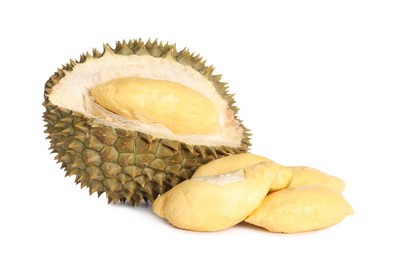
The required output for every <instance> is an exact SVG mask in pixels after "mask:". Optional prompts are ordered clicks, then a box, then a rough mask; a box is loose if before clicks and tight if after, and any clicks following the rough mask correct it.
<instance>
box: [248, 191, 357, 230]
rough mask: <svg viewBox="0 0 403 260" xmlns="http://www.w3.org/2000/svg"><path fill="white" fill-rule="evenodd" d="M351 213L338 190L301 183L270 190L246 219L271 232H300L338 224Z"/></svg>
mask: <svg viewBox="0 0 403 260" xmlns="http://www.w3.org/2000/svg"><path fill="white" fill-rule="evenodd" d="M352 213H353V208H352V207H351V205H350V204H349V203H348V202H347V201H346V200H345V199H344V198H343V196H342V195H341V194H340V193H339V192H337V191H335V190H333V189H330V188H327V187H323V186H300V187H294V188H288V189H283V190H280V191H276V192H274V193H271V194H269V195H268V196H267V197H266V198H265V199H264V200H263V202H262V203H261V205H260V206H259V207H258V208H257V209H256V210H255V211H254V212H253V213H252V214H251V215H250V216H249V217H247V218H246V220H245V221H246V222H248V223H251V224H254V225H257V226H261V227H264V228H266V229H267V230H269V231H271V232H279V233H297V232H304V231H311V230H316V229H322V228H325V227H329V226H332V225H335V224H337V223H339V222H340V221H342V220H343V219H344V217H345V216H347V215H350V214H352Z"/></svg>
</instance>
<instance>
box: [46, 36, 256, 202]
mask: <svg viewBox="0 0 403 260" xmlns="http://www.w3.org/2000/svg"><path fill="white" fill-rule="evenodd" d="M107 51H112V52H114V53H116V54H119V55H152V56H153V57H166V56H170V58H172V59H174V60H175V61H177V62H179V63H181V64H183V65H190V66H192V68H193V69H195V70H196V71H198V72H199V73H200V74H202V75H204V76H205V77H206V78H207V79H208V80H209V81H211V82H212V83H213V84H214V86H215V88H216V90H217V92H218V93H219V94H220V95H221V96H222V98H223V99H224V100H226V101H227V103H228V106H229V108H230V109H231V110H233V111H234V114H236V112H237V111H238V108H237V107H235V106H234V103H235V102H234V99H233V95H230V94H228V92H227V88H228V87H227V86H226V83H223V82H220V79H221V75H213V70H214V68H213V67H212V66H206V62H205V61H203V60H202V58H201V57H200V56H199V55H196V56H195V55H194V54H193V53H192V54H191V53H190V52H189V51H188V50H187V49H184V50H182V51H179V52H178V51H177V50H176V47H175V45H171V44H168V43H167V44H165V45H163V44H162V43H158V42H157V41H154V42H151V41H150V40H148V41H147V42H146V43H144V42H143V41H141V40H130V41H129V42H125V41H123V42H116V47H115V48H114V49H113V48H111V47H110V46H109V45H108V44H106V45H104V48H103V52H102V53H101V52H99V51H98V50H96V49H93V52H92V55H90V54H89V53H88V52H87V53H86V54H82V55H81V56H80V60H75V61H73V60H70V63H68V64H65V65H63V66H62V68H61V69H58V70H57V72H56V73H54V75H53V76H51V77H50V79H49V80H48V81H47V82H46V85H45V95H44V96H45V101H44V103H43V105H44V106H45V108H46V111H45V112H44V115H43V119H44V121H45V122H46V130H45V133H46V134H48V137H47V138H48V139H50V149H51V150H52V152H53V153H56V154H57V155H56V157H55V159H56V160H57V161H58V162H60V163H61V165H62V168H63V169H65V171H66V176H75V182H76V183H77V184H79V183H80V184H81V187H82V188H83V187H89V191H90V194H92V193H94V192H97V193H98V196H100V195H101V194H102V193H104V192H105V193H106V196H107V198H108V202H109V203H110V202H113V203H117V202H119V201H120V202H126V203H129V204H131V205H138V204H139V203H140V202H141V201H142V200H144V201H154V199H155V198H156V197H157V196H158V195H159V194H162V193H164V192H165V191H167V190H169V189H170V188H172V187H173V186H175V185H176V184H178V183H180V182H182V181H183V180H186V179H189V178H190V177H191V176H192V175H193V173H194V172H195V170H196V169H197V168H198V167H199V166H200V165H202V164H205V163H207V162H210V161H212V160H214V159H216V158H220V157H224V156H228V155H232V154H237V153H244V152H247V150H248V147H249V145H250V142H249V137H250V134H249V132H248V130H247V129H246V128H245V127H244V126H242V127H243V128H244V130H245V131H244V132H245V133H244V137H243V139H242V142H241V145H240V146H239V147H226V146H219V147H211V146H203V145H200V146H198V145H187V144H184V143H180V142H178V141H175V140H167V139H161V138H154V137H153V136H150V135H147V134H145V133H140V132H136V131H127V130H122V129H115V128H112V127H110V126H105V125H99V124H95V123H94V119H91V118H88V117H85V116H84V115H83V114H81V113H78V112H75V111H71V110H68V109H64V108H61V107H58V106H56V105H54V104H52V103H51V102H50V100H49V97H48V94H50V92H51V89H52V87H53V86H55V85H56V84H57V83H58V82H59V81H60V79H62V78H63V77H64V75H65V71H72V70H73V69H74V66H75V65H76V64H77V63H84V62H86V61H87V60H88V59H93V58H100V57H102V56H103V55H104V53H105V52H107Z"/></svg>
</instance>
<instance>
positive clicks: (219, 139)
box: [49, 49, 244, 147]
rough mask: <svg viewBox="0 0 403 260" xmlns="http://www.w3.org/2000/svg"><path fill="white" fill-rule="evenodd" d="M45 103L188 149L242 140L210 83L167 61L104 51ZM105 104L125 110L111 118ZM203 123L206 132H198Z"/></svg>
mask: <svg viewBox="0 0 403 260" xmlns="http://www.w3.org/2000/svg"><path fill="white" fill-rule="evenodd" d="M103 91H106V93H102V92H103ZM91 92H92V93H91ZM94 95H95V99H94ZM97 96H98V98H99V100H98V103H97V102H95V101H97ZM49 99H50V101H51V102H52V103H53V104H55V105H57V106H60V107H63V108H65V109H69V110H72V111H75V112H79V113H82V114H83V115H85V116H86V117H90V118H94V119H95V121H96V123H99V124H104V125H108V126H112V127H114V128H120V129H124V130H129V131H139V132H143V133H147V134H149V135H152V136H153V137H157V138H167V139H173V140H178V141H180V142H184V143H186V144H190V145H208V146H221V145H225V146H231V147H238V146H240V145H241V141H242V138H243V134H244V129H243V128H242V127H241V125H240V123H239V121H238V120H236V119H235V117H234V112H233V111H232V110H231V109H230V108H229V106H228V103H227V102H226V101H225V100H224V99H223V98H222V97H221V96H220V95H219V93H218V92H217V91H216V89H215V87H214V83H213V82H211V81H209V80H208V79H207V78H206V77H204V76H203V75H202V74H200V73H199V72H198V71H196V70H195V69H193V68H192V67H191V66H184V65H183V64H180V63H178V62H177V61H175V60H174V59H172V57H169V56H167V57H166V58H155V57H152V56H150V55H141V56H140V55H129V56H124V55H118V54H115V53H114V52H113V51H111V50H110V49H106V52H105V53H104V55H103V56H102V57H101V58H99V59H89V60H87V61H86V62H85V63H82V64H77V65H76V66H75V67H74V70H73V71H71V72H70V73H66V76H64V77H63V78H62V79H61V80H60V81H59V82H58V84H57V85H56V86H54V87H53V88H52V91H51V93H50V94H49ZM100 100H102V101H101V102H100ZM106 103H107V104H109V105H111V104H112V105H113V106H114V108H116V105H117V106H120V105H121V104H129V106H125V107H123V109H122V108H120V109H117V110H119V112H118V113H115V112H116V110H115V111H113V110H114V109H111V108H110V107H108V106H106V107H104V106H105V105H106ZM130 103H131V104H130ZM111 110H112V111H111ZM125 110H126V111H125ZM127 110H129V111H130V110H131V112H129V111H127ZM133 110H135V111H133ZM147 112H148V113H147ZM200 112H201V113H200ZM191 113H193V115H192V114H191ZM197 113H199V115H197ZM128 114H129V115H128ZM133 114H134V115H135V116H133ZM149 114H152V115H153V116H151V117H150V116H149ZM206 121H207V122H206ZM164 123H165V124H164ZM206 123H207V127H206V128H209V127H210V128H213V129H211V130H212V131H203V127H204V125H205V124H206ZM167 124H168V125H167ZM199 124H202V125H201V127H200V129H201V130H200V129H199V127H198V125H199ZM211 125H212V126H211ZM178 128H179V129H178ZM207 130H210V129H207Z"/></svg>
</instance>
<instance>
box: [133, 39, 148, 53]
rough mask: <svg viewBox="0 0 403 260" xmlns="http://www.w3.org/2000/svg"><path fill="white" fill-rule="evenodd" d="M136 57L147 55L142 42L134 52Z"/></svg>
mask: <svg viewBox="0 0 403 260" xmlns="http://www.w3.org/2000/svg"><path fill="white" fill-rule="evenodd" d="M136 54H137V55H148V54H149V52H148V51H147V49H146V46H145V45H144V43H143V42H142V43H141V44H140V48H139V49H138V50H137V51H136Z"/></svg>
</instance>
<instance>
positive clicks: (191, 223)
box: [153, 161, 278, 231]
mask: <svg viewBox="0 0 403 260" xmlns="http://www.w3.org/2000/svg"><path fill="white" fill-rule="evenodd" d="M277 175H278V167H277V165H276V164H274V163H273V162H270V161H264V162H261V163H258V164H256V165H253V166H249V167H246V168H243V169H238V170H237V171H233V172H231V173H226V174H218V175H209V176H199V177H194V178H191V179H190V180H186V181H184V182H182V183H180V184H179V185H177V186H175V187H174V188H172V189H171V190H169V191H168V192H166V193H164V194H163V195H161V196H160V197H158V198H157V199H156V200H155V201H154V203H153V211H154V213H155V214H157V215H158V216H160V217H162V218H165V219H167V220H168V222H169V223H171V224H172V225H174V226H176V227H178V228H182V229H188V230H194V231H218V230H223V229H226V228H229V227H231V226H234V225H236V224H237V223H239V222H241V221H242V220H244V219H245V218H246V217H247V216H248V215H249V214H250V213H251V212H252V211H253V210H254V209H256V208H257V207H258V206H259V204H260V203H261V201H262V200H263V198H264V197H265V195H266V194H267V192H268V191H269V189H270V185H271V184H272V183H273V181H274V179H275V178H276V177H277Z"/></svg>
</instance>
